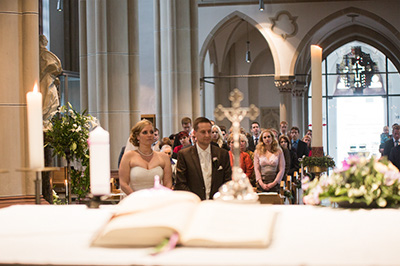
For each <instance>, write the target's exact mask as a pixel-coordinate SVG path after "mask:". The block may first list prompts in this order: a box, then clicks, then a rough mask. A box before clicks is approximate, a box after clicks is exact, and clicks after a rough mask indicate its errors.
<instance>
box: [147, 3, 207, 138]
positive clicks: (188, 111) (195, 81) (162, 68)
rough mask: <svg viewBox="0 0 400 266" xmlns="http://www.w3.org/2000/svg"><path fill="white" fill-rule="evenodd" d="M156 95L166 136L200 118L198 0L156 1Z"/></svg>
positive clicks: (162, 129)
mask: <svg viewBox="0 0 400 266" xmlns="http://www.w3.org/2000/svg"><path fill="white" fill-rule="evenodd" d="M154 6H155V11H156V12H155V25H156V37H155V43H156V44H159V47H160V48H157V47H156V53H155V54H156V59H155V60H156V63H155V65H156V68H157V69H156V73H157V75H156V78H157V80H156V86H157V87H156V91H157V92H159V93H158V94H157V95H158V97H161V99H162V101H160V100H159V99H158V100H157V103H159V104H161V108H160V109H159V110H158V112H157V113H158V115H159V116H160V117H159V120H160V121H161V124H160V125H159V126H160V129H161V131H162V134H163V135H164V136H168V135H169V134H171V133H176V132H177V131H179V130H180V128H181V125H180V121H181V118H182V117H185V116H188V117H191V118H192V119H195V118H196V117H197V116H199V115H200V84H199V66H198V52H199V51H198V25H197V23H198V22H197V20H198V18H197V12H198V11H197V1H196V0H189V1H188V0H169V1H164V0H155V3H154Z"/></svg>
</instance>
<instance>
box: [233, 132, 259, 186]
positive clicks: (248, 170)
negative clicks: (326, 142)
mask: <svg viewBox="0 0 400 266" xmlns="http://www.w3.org/2000/svg"><path fill="white" fill-rule="evenodd" d="M246 140H247V138H246V136H245V135H243V134H240V136H239V141H240V143H243V142H244V143H246ZM228 143H229V148H230V150H229V158H230V162H231V166H233V161H234V158H233V145H234V142H233V134H230V135H229V137H228ZM239 149H240V148H239ZM239 162H240V168H242V170H243V173H245V174H246V176H247V177H248V178H249V180H251V175H252V174H253V171H254V165H253V161H252V160H251V158H250V155H249V154H248V153H246V152H244V151H240V159H239Z"/></svg>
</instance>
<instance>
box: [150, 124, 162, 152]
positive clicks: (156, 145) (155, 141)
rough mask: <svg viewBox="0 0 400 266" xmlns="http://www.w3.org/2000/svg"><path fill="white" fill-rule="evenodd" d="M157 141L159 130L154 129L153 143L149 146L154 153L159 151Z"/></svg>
mask: <svg viewBox="0 0 400 266" xmlns="http://www.w3.org/2000/svg"><path fill="white" fill-rule="evenodd" d="M159 139H160V130H158V128H155V129H154V142H153V144H151V148H152V149H153V150H154V151H160V146H159V144H160V142H159Z"/></svg>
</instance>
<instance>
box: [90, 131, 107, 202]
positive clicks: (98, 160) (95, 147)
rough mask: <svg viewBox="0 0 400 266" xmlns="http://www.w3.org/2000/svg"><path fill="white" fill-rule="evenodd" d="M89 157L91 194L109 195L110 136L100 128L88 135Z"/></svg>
mask: <svg viewBox="0 0 400 266" xmlns="http://www.w3.org/2000/svg"><path fill="white" fill-rule="evenodd" d="M89 155H90V159H89V160H90V187H91V192H92V194H93V195H95V196H100V195H107V194H110V175H111V172H110V134H109V133H108V132H107V131H105V130H104V129H103V128H101V127H100V126H98V127H96V129H94V130H93V131H92V132H90V133H89Z"/></svg>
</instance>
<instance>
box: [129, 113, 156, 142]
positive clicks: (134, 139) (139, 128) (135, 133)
mask: <svg viewBox="0 0 400 266" xmlns="http://www.w3.org/2000/svg"><path fill="white" fill-rule="evenodd" d="M148 125H150V126H151V127H152V128H153V130H154V127H153V123H151V122H150V121H149V120H146V119H143V120H141V121H139V122H137V123H136V125H135V126H134V127H133V128H132V129H131V134H130V136H129V142H130V143H132V144H133V146H136V147H137V146H139V140H138V139H137V137H138V136H139V134H140V132H141V131H142V130H143V128H144V127H145V126H148Z"/></svg>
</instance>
